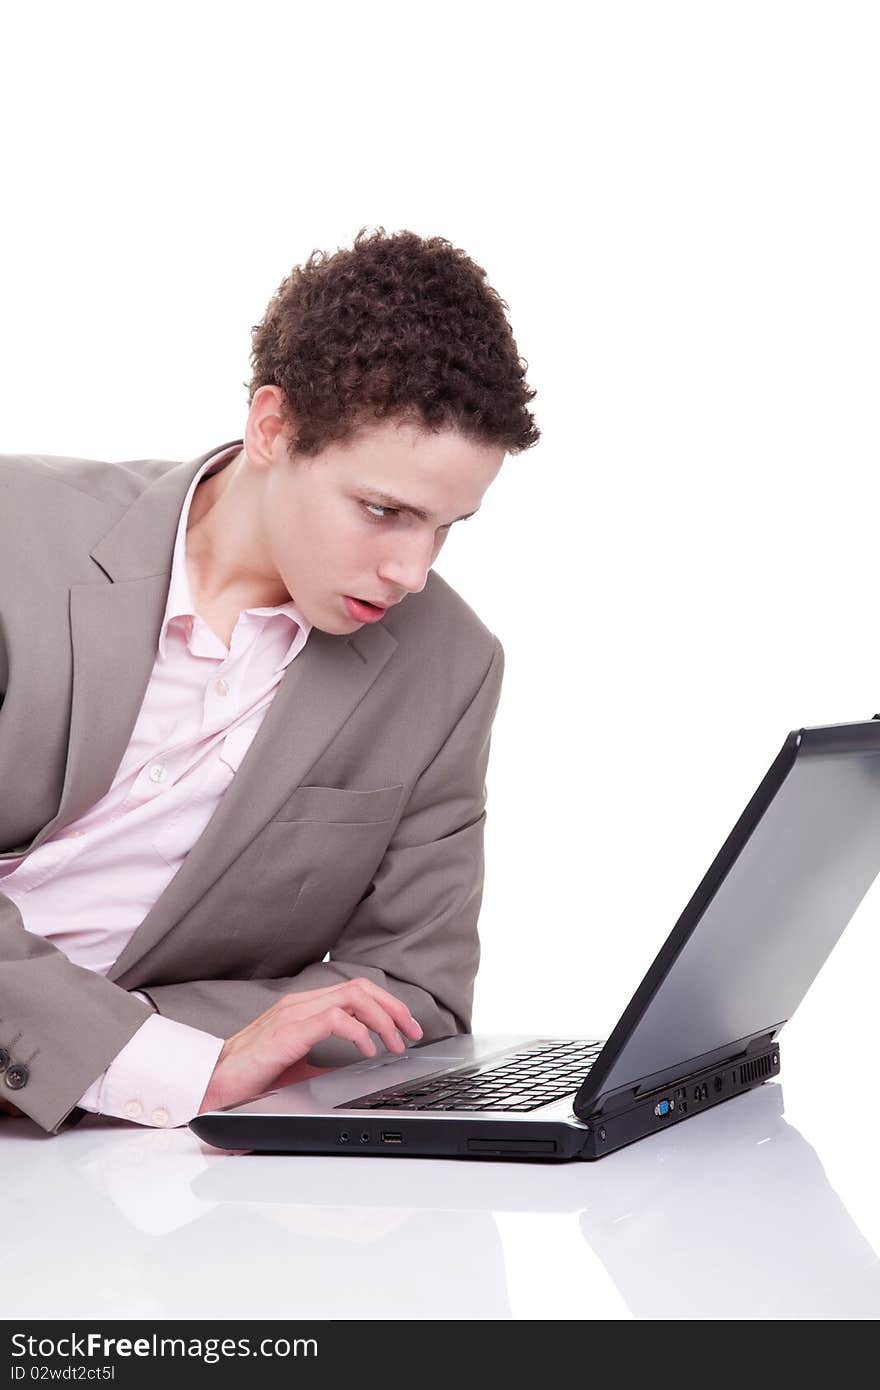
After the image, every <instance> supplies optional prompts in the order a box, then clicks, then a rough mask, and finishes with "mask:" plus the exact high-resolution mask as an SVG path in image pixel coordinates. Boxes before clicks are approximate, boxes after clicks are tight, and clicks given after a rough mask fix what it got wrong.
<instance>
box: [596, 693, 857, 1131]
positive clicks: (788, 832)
mask: <svg viewBox="0 0 880 1390" xmlns="http://www.w3.org/2000/svg"><path fill="white" fill-rule="evenodd" d="M878 872H880V724H878V723H877V722H875V721H868V722H866V723H864V724H851V725H831V726H827V727H824V728H817V729H802V730H800V731H799V732H795V733H792V734H790V735H789V737H788V739H787V740H786V742H785V744H784V746H783V748H782V751H781V752H780V754H779V756H778V757H777V759H776V760H775V762H774V763H773V765H772V767H771V768H770V770H769V772H768V773H767V776H766V777H765V778H764V781H763V782H762V783H761V786H760V787H759V788H758V791H757V792H756V793H755V795H754V797H753V798H752V800H751V801H750V802H749V805H748V806H747V808H746V810H745V811H744V812H743V815H742V816H741V817H740V819H739V821H738V822H737V824H736V826H735V827H734V829H733V831H732V832H731V834H730V835H729V837H728V839H727V841H726V842H725V844H724V846H723V847H722V849H721V851H720V852H719V854H718V856H717V857H716V859H715V861H714V863H713V864H712V866H711V868H710V869H709V872H708V873H707V874H706V876H705V878H704V879H703V881H702V883H701V884H700V886H699V887H698V889H697V891H696V892H695V894H694V896H693V898H692V899H691V901H690V902H689V903H688V906H687V907H686V908H685V910H684V912H683V913H682V915H681V917H680V918H679V921H678V922H677V923H676V925H675V927H674V928H673V930H672V932H671V934H670V936H669V938H668V940H667V941H666V942H665V944H664V946H663V948H662V949H661V951H660V952H659V954H658V956H657V958H656V960H655V961H654V963H653V965H652V966H651V968H650V970H649V971H648V973H647V975H646V976H645V978H644V980H643V981H642V983H641V985H640V986H639V988H638V990H637V991H636V993H635V995H634V996H633V999H632V1001H631V1002H630V1004H629V1005H628V1007H627V1009H626V1010H625V1011H624V1014H623V1016H622V1017H621V1020H620V1022H619V1023H618V1024H617V1026H616V1027H615V1029H614V1031H613V1033H612V1035H611V1037H610V1038H609V1040H608V1043H607V1044H606V1046H605V1049H604V1051H603V1054H602V1056H600V1058H599V1059H598V1061H597V1063H596V1066H595V1067H594V1073H595V1075H594V1073H591V1075H590V1077H589V1078H588V1080H587V1082H586V1084H585V1086H584V1087H583V1088H582V1090H581V1093H580V1094H579V1096H578V1100H577V1102H576V1108H577V1109H578V1110H580V1109H581V1106H582V1104H583V1103H584V1102H586V1101H588V1100H590V1101H591V1102H592V1103H595V1101H596V1098H597V1097H598V1096H600V1095H604V1094H605V1093H607V1092H609V1091H613V1090H616V1089H617V1088H619V1087H622V1086H627V1085H630V1084H631V1085H633V1086H635V1085H636V1083H638V1082H639V1081H642V1080H644V1079H645V1078H646V1077H648V1076H652V1075H656V1074H657V1073H659V1072H662V1071H665V1070H667V1069H670V1068H673V1067H680V1066H682V1064H687V1063H688V1062H689V1061H691V1060H693V1059H695V1058H699V1057H702V1056H704V1055H705V1054H711V1053H716V1052H718V1051H719V1050H720V1049H723V1048H729V1046H730V1044H731V1043H733V1042H735V1041H736V1040H738V1039H742V1038H747V1037H752V1036H754V1035H756V1034H759V1033H762V1032H765V1031H768V1030H770V1029H772V1028H773V1027H774V1026H777V1025H779V1024H781V1023H783V1022H785V1020H787V1019H789V1018H791V1016H792V1014H793V1013H794V1011H795V1009H796V1008H797V1006H798V1004H799V1003H800V1002H801V1000H802V999H803V997H804V995H805V994H806V992H807V990H808V989H809V987H810V985H811V984H812V982H813V980H814V979H815V978H816V975H817V974H818V973H819V970H820V969H821V967H822V965H823V963H824V962H825V960H826V959H827V957H828V955H829V954H830V952H831V950H832V948H833V946H834V944H835V942H836V941H837V940H838V938H839V937H840V935H841V934H842V932H843V929H844V927H845V926H846V924H847V922H848V921H849V920H850V918H851V917H852V915H853V913H854V912H855V910H856V908H857V907H858V905H859V903H860V902H861V900H862V898H863V897H864V895H865V894H866V893H867V891H868V889H869V888H870V886H871V884H872V883H873V881H874V879H875V878H876V876H877V874H878Z"/></svg>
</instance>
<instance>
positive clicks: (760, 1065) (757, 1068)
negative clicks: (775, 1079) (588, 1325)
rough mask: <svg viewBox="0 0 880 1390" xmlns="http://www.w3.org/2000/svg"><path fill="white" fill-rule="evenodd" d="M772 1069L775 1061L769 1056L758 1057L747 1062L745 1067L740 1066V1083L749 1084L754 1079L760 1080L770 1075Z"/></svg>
mask: <svg viewBox="0 0 880 1390" xmlns="http://www.w3.org/2000/svg"><path fill="white" fill-rule="evenodd" d="M772 1070H773V1063H772V1061H771V1060H770V1058H769V1057H756V1058H755V1060H754V1061H753V1062H746V1064H745V1066H744V1067H740V1069H739V1079H740V1083H741V1085H743V1086H748V1085H750V1084H751V1082H753V1081H759V1080H762V1079H763V1078H764V1077H765V1076H769V1075H770V1073H771V1072H772Z"/></svg>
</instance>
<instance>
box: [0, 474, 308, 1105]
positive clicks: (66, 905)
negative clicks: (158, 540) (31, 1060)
mask: <svg viewBox="0 0 880 1390" xmlns="http://www.w3.org/2000/svg"><path fill="white" fill-rule="evenodd" d="M236 453H237V451H236V450H232V451H226V453H225V455H224V453H223V452H222V451H221V452H220V453H217V454H214V455H212V457H211V458H209V459H207V460H206V461H205V463H204V465H203V466H202V468H200V469H199V471H198V473H197V474H196V476H195V477H194V478H193V481H192V483H191V485H190V488H189V491H188V492H187V495H186V498H185V500H184V503H183V508H182V511H181V514H180V521H179V523H178V527H177V534H176V539H175V542H174V553H173V558H172V565H171V581H170V584H169V589H168V601H167V604H166V607H165V616H164V618H163V620H162V626H161V629H160V632H159V641H158V646H157V653H156V660H155V662H154V663H153V670H152V674H151V676H150V680H149V684H148V686H147V690H146V694H145V695H144V699H143V704H142V705H141V709H140V713H139V715H138V718H137V721H136V723H135V726H134V730H133V732H132V735H131V740H130V742H129V745H128V748H127V749H126V751H125V754H124V756H123V758H122V762H121V763H120V764H119V768H118V770H117V772H116V776H115V777H114V779H113V785H112V786H111V788H110V790H109V791H108V792H107V794H106V796H104V797H102V798H101V800H100V801H98V802H96V803H95V805H94V806H92V807H91V808H90V810H88V811H87V812H86V814H85V815H84V816H81V817H80V818H79V820H76V821H73V822H71V824H70V825H68V826H66V827H65V828H64V829H63V830H62V831H60V832H59V834H58V835H57V836H54V837H50V838H49V839H48V840H45V841H44V842H43V844H41V845H40V846H39V847H38V848H37V849H35V850H33V851H32V852H31V853H30V854H26V855H24V856H22V857H21V858H19V859H12V860H6V861H4V862H3V863H2V864H0V881H2V891H3V893H5V894H6V896H7V897H9V898H10V899H11V900H12V901H13V902H14V903H15V905H16V907H17V908H18V910H19V912H20V913H21V916H22V921H23V922H24V925H25V928H26V929H27V930H28V931H31V932H35V933H37V935H39V936H42V937H45V938H46V940H47V941H51V942H53V943H54V944H55V945H56V946H57V947H58V948H59V949H60V950H62V951H63V952H64V954H65V955H66V956H68V957H69V959H70V960H72V961H73V962H74V964H76V965H82V966H85V967H86V968H87V969H89V970H95V971H97V972H98V973H99V974H101V975H106V973H107V971H108V970H109V969H110V967H111V965H112V964H113V962H114V961H115V960H116V959H117V957H118V956H119V955H120V953H121V952H122V951H123V950H124V949H125V946H126V945H127V943H128V941H129V939H130V938H131V936H132V934H133V932H134V931H135V929H136V928H137V927H138V926H139V925H140V923H141V922H142V921H143V919H144V917H145V916H146V915H147V913H148V912H149V910H150V908H151V907H152V906H153V904H154V903H155V902H156V900H157V899H158V898H159V896H160V895H161V894H162V892H163V891H164V890H165V888H166V887H167V885H168V883H169V882H170V881H171V879H172V878H173V877H174V875H175V873H176V872H177V870H178V869H179V868H180V865H181V864H182V863H183V861H184V859H185V858H186V856H187V854H188V853H189V851H190V849H191V848H192V846H193V845H194V844H195V842H196V840H197V839H198V837H199V836H200V835H201V833H202V831H203V830H204V828H205V826H206V825H207V823H208V821H209V820H210V819H211V816H212V815H213V813H214V810H215V808H216V806H217V803H218V802H219V800H220V798H221V796H222V795H223V793H224V792H225V790H226V788H227V787H228V786H229V784H230V782H231V781H232V778H233V777H234V776H235V773H236V769H237V768H238V766H239V764H240V763H241V760H242V758H243V757H244V755H245V753H246V752H247V750H248V748H249V747H250V744H251V741H252V739H253V738H254V736H255V735H256V732H257V730H258V728H259V727H260V724H261V723H262V721H263V719H264V718H265V715H266V711H267V710H268V708H269V705H270V704H271V702H272V699H273V697H274V695H275V692H276V690H277V689H278V686H279V684H280V681H281V677H282V676H283V674H284V672H285V670H286V668H287V666H288V665H289V663H290V662H291V661H293V660H294V658H295V657H296V656H298V655H299V653H300V652H301V651H302V649H303V647H304V646H305V644H306V641H307V640H308V635H309V632H310V630H311V624H310V623H308V622H307V621H306V620H305V618H303V616H302V614H301V613H300V612H299V611H298V609H297V607H296V604H295V603H293V602H291V603H284V604H281V605H280V606H279V607H277V608H248V609H245V610H244V611H243V612H242V613H240V614H239V617H238V620H237V622H236V624H235V628H234V630H233V633H232V637H231V640H230V645H229V647H228V648H227V647H226V646H225V645H224V643H223V641H222V640H221V639H220V638H219V637H218V636H217V634H216V633H215V632H214V631H213V630H212V629H211V628H210V627H209V626H208V625H207V623H206V622H205V621H204V620H203V619H202V618H200V617H199V615H198V614H197V613H196V612H195V609H194V607H193V601H192V594H191V591H190V585H189V577H188V574H187V566H186V529H187V518H188V516H189V509H190V505H191V503H192V498H193V494H194V493H195V490H196V488H197V487H198V485H199V483H200V482H201V480H202V478H203V477H204V476H205V475H206V474H207V473H208V471H209V470H212V471H214V472H216V471H218V464H220V465H221V466H222V463H223V462H225V463H228V462H230V461H231V460H232V459H233V458H234V457H235V455H236ZM136 993H137V991H136ZM138 997H139V998H141V999H145V998H146V996H144V995H143V994H139V995H138ZM147 1002H150V1001H149V1000H148V999H147ZM223 1041H224V1040H223V1039H222V1038H216V1037H214V1036H213V1035H212V1034H211V1033H205V1032H202V1031H201V1030H200V1029H198V1028H190V1027H188V1026H187V1025H186V1024H183V1023H176V1022H174V1021H173V1020H172V1019H168V1018H163V1017H162V1016H161V1015H160V1014H158V1013H154V1015H153V1016H152V1018H148V1019H147V1020H146V1021H145V1022H144V1023H143V1024H142V1025H141V1027H140V1028H139V1029H138V1031H137V1032H136V1033H135V1034H134V1036H133V1037H132V1038H131V1039H130V1041H129V1042H128V1043H126V1045H125V1047H123V1049H122V1051H121V1052H119V1053H118V1054H117V1056H116V1057H115V1058H114V1059H113V1061H112V1062H111V1064H110V1066H109V1067H108V1068H107V1070H106V1071H105V1072H103V1073H102V1075H101V1076H99V1077H98V1078H97V1079H96V1080H95V1081H94V1082H93V1083H92V1084H91V1086H89V1088H88V1090H87V1091H86V1093H85V1095H84V1096H83V1097H82V1098H81V1100H80V1101H79V1105H80V1106H81V1107H82V1108H83V1109H84V1110H91V1111H95V1112H97V1113H98V1114H101V1115H115V1116H117V1117H119V1118H120V1119H128V1120H135V1121H138V1122H139V1123H141V1124H146V1125H169V1126H174V1125H183V1124H187V1123H188V1122H189V1121H190V1120H191V1119H192V1118H193V1116H194V1115H195V1114H196V1113H197V1111H198V1108H199V1104H200V1102H201V1099H202V1097H203V1095H204V1093H205V1090H206V1089H207V1085H208V1082H209V1080H210V1078H211V1073H212V1072H213V1070H214V1066H215V1063H216V1061H217V1058H218V1056H219V1055H220V1051H221V1048H222V1046H223Z"/></svg>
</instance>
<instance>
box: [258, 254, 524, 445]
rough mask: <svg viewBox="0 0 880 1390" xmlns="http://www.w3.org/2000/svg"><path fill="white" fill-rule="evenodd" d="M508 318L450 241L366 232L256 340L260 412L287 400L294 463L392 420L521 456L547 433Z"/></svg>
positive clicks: (311, 274) (286, 292) (283, 294)
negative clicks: (271, 401) (269, 395)
mask: <svg viewBox="0 0 880 1390" xmlns="http://www.w3.org/2000/svg"><path fill="white" fill-rule="evenodd" d="M507 308H508V306H507V304H506V303H505V302H504V300H503V299H501V298H500V297H499V295H498V294H497V293H496V291H495V290H493V289H492V287H491V286H490V285H489V284H488V283H486V272H485V270H483V269H482V267H481V266H478V265H476V264H475V263H474V261H472V260H471V259H470V258H469V257H468V256H466V255H465V253H464V251H461V250H459V249H457V248H456V247H454V246H453V245H452V244H451V243H450V242H448V241H446V240H444V238H443V237H430V238H427V239H426V238H423V237H419V236H417V235H416V234H415V233H414V232H408V231H400V232H394V233H392V234H390V235H389V234H387V233H386V232H385V229H384V227H378V228H376V229H374V231H373V232H372V233H368V230H367V228H365V227H362V228H361V230H360V231H359V232H358V234H357V236H356V237H355V239H354V246H353V248H352V249H351V250H345V249H340V250H338V251H336V252H335V253H334V254H333V255H330V256H328V255H326V254H325V253H324V252H322V251H313V252H312V254H311V256H310V257H309V259H308V260H307V261H306V263H305V265H304V266H297V267H295V268H294V270H292V271H291V273H290V274H289V275H288V276H286V278H285V279H284V280H283V281H282V282H281V284H280V286H279V287H278V289H277V290H276V292H275V294H274V295H273V297H272V299H271V300H270V301H269V306H268V308H267V309H266V313H265V315H264V316H263V319H262V321H261V322H260V323H258V324H256V325H255V326H254V328H253V329H252V339H253V350H252V352H251V362H252V365H253V374H252V376H251V380H250V382H249V383H245V385H247V387H248V403H250V402H251V401H253V398H254V395H255V393H256V392H257V391H258V390H259V388H260V387H261V386H266V385H271V386H278V387H280V388H281V390H282V391H283V392H284V402H283V404H282V413H283V416H284V419H285V423H286V425H287V426H288V428H289V430H290V434H291V440H290V449H291V453H292V454H293V453H296V454H301V455H305V456H313V455H315V454H317V453H319V452H320V450H321V449H323V448H324V447H325V446H326V445H327V444H330V443H331V442H334V441H336V442H345V441H346V440H348V439H350V438H352V437H353V436H354V435H355V434H356V433H357V432H358V431H359V430H360V429H362V428H363V427H364V426H366V425H369V423H370V422H371V421H374V420H382V419H393V420H396V419H400V420H406V421H410V422H413V423H416V424H417V425H419V426H420V427H422V428H425V429H428V430H430V431H435V430H441V429H457V430H458V431H459V432H460V433H461V434H463V435H465V436H466V437H467V438H469V439H471V440H473V441H475V442H477V443H481V444H489V445H502V446H503V447H504V449H505V450H506V451H507V452H508V453H511V454H516V453H519V452H520V451H521V450H523V449H528V448H530V447H531V446H532V445H533V444H536V443H537V441H538V439H539V437H540V432H539V430H538V428H537V426H536V425H535V421H534V419H533V417H532V415H531V413H530V412H529V411H528V410H527V409H526V405H527V402H529V401H530V400H532V399H533V397H534V396H535V394H536V393H535V392H534V391H533V390H531V389H530V387H529V386H528V384H527V383H526V380H525V372H526V370H527V368H528V363H527V362H525V361H524V360H523V359H521V358H520V357H519V356H518V354H517V347H516V343H515V342H514V339H513V334H512V333H511V329H510V324H509V322H508V319H507V316H506V312H505V311H506V310H507Z"/></svg>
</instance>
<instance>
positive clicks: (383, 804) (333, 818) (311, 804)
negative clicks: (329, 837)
mask: <svg viewBox="0 0 880 1390" xmlns="http://www.w3.org/2000/svg"><path fill="white" fill-rule="evenodd" d="M402 794H403V783H402V782H398V783H396V784H395V785H394V786H393V787H377V788H375V789H373V790H366V791H359V790H356V789H355V788H352V787H297V789H296V791H295V792H294V793H293V795H292V796H290V797H288V799H287V801H285V803H284V805H283V806H282V807H281V810H280V811H279V812H278V813H277V815H275V817H274V819H275V820H276V821H320V822H322V823H323V824H325V825H330V824H332V825H370V824H375V823H378V822H381V821H387V820H391V819H392V818H393V817H394V815H395V813H396V811H397V808H398V806H399V805H400V798H401V796H402Z"/></svg>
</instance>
